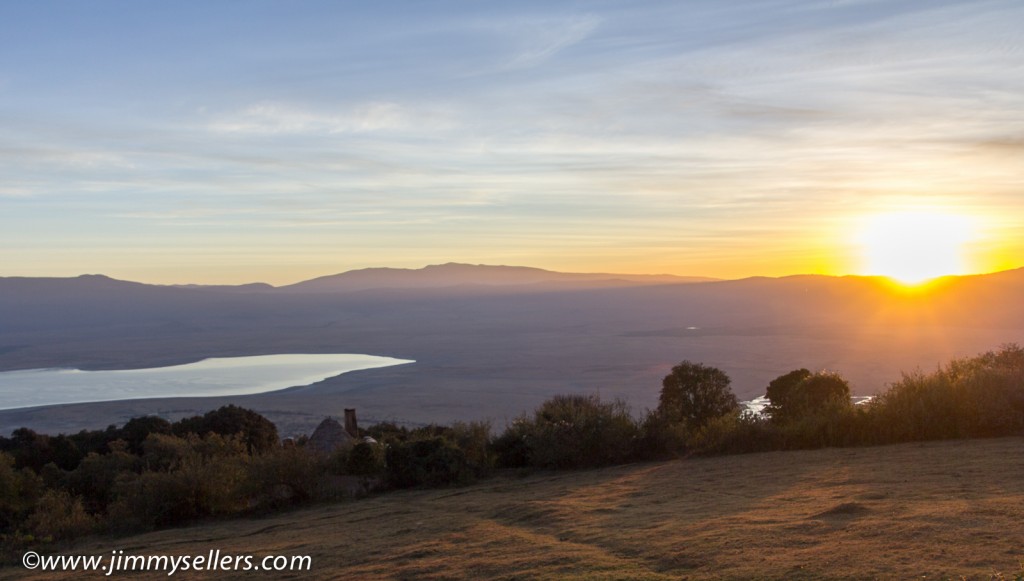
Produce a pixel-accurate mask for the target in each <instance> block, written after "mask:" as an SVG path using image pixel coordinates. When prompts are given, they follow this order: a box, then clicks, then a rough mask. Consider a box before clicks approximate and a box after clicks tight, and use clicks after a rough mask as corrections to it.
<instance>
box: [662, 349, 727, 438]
mask: <svg viewBox="0 0 1024 581" xmlns="http://www.w3.org/2000/svg"><path fill="white" fill-rule="evenodd" d="M731 383H732V382H731V380H730V379H729V376H728V375H726V374H725V372H724V371H722V370H720V369H718V368H715V367H709V366H707V365H704V364H703V363H692V362H690V361H683V362H682V363H680V364H679V365H676V366H675V367H673V368H672V372H671V373H669V374H668V375H666V376H665V379H663V380H662V382H661V398H660V400H659V402H658V411H659V412H660V413H662V414H663V415H665V417H667V418H669V419H670V420H672V421H677V422H678V421H681V422H685V423H686V425H687V426H688V427H690V428H694V429H696V428H700V427H703V426H704V425H706V424H707V423H708V422H709V421H711V420H712V419H714V418H717V417H720V416H723V415H725V414H727V413H729V412H732V411H734V410H735V409H736V408H737V407H739V402H738V401H737V400H736V396H735V395H734V394H733V393H732V390H731V389H730V387H729V386H730V384H731Z"/></svg>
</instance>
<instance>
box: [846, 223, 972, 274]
mask: <svg viewBox="0 0 1024 581" xmlns="http://www.w3.org/2000/svg"><path fill="white" fill-rule="evenodd" d="M972 235H973V228H972V226H971V222H970V220H969V219H968V218H966V217H964V216H959V215H956V214H947V213H938V212H899V213H890V214H879V215H875V216H872V217H870V218H868V219H867V220H866V221H865V223H864V225H863V227H862V229H861V231H860V245H861V247H862V251H863V259H864V274H870V275H881V276H887V277H890V278H893V279H895V280H897V281H899V282H901V283H904V284H908V285H916V284H920V283H922V282H925V281H927V280H930V279H933V278H937V277H940V276H945V275H951V274H965V273H966V272H967V265H966V260H965V245H966V244H967V242H968V241H969V240H970V239H971V238H972Z"/></svg>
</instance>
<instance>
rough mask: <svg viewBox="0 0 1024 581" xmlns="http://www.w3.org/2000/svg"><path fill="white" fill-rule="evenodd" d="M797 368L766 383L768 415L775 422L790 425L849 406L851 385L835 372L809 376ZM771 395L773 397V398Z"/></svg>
mask: <svg viewBox="0 0 1024 581" xmlns="http://www.w3.org/2000/svg"><path fill="white" fill-rule="evenodd" d="M805 371H807V370H806V369H799V370H797V371H792V372H790V373H788V374H786V375H783V376H781V377H779V378H777V379H775V380H774V381H772V384H775V388H774V389H773V388H772V385H771V384H769V386H768V389H769V390H770V391H769V393H768V398H769V400H771V405H770V406H769V410H770V411H769V413H770V414H771V417H772V420H773V421H775V422H777V423H789V422H792V421H796V420H800V419H802V418H806V417H809V416H814V415H817V414H820V413H822V412H824V411H826V410H837V409H843V408H848V407H850V405H851V404H850V384H849V382H847V381H846V380H845V379H843V377H842V376H841V375H839V374H838V373H832V372H829V371H819V372H818V373H808V374H807V375H806V376H804V377H803V379H800V380H799V381H797V378H798V377H800V376H801V375H803V373H802V372H805ZM772 392H774V394H775V395H776V398H773V397H772Z"/></svg>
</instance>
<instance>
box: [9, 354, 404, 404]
mask: <svg viewBox="0 0 1024 581" xmlns="http://www.w3.org/2000/svg"><path fill="white" fill-rule="evenodd" d="M408 363H414V361H412V360H409V359H395V358H392V357H378V356H375V355H357V354H315V355H313V354H282V355H257V356H251V357H217V358H210V359H204V360H202V361H198V362H196V363H188V364H185V365H173V366H169V367H153V368H148V369H121V370H114V371H82V370H79V369H28V370H20V371H5V372H0V409H15V408H25V407H35V406H44V405H53V404H67V403H86V402H97V401H115V400H123V399H149V398H157V397H197V396H198V397H206V396H225V395H250V394H254V393H264V392H268V391H277V390H279V389H285V388H288V387H300V386H305V385H310V384H313V383H316V382H318V381H322V380H324V379H328V378H331V377H335V376H338V375H341V374H342V373H347V372H349V371H356V370H360V369H374V368H378V367H389V366H392V365H404V364H408Z"/></svg>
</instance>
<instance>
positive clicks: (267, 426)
mask: <svg viewBox="0 0 1024 581" xmlns="http://www.w3.org/2000/svg"><path fill="white" fill-rule="evenodd" d="M172 429H173V432H174V434H175V435H177V436H185V435H186V434H196V435H197V436H205V435H206V434H209V433H210V432H213V433H214V434H219V435H221V436H234V435H236V434H241V436H242V441H244V442H245V445H246V447H247V448H248V449H249V451H250V452H263V451H266V450H270V449H272V448H275V447H277V444H278V437H277V426H275V425H274V424H273V423H272V422H271V421H270V420H268V419H267V418H265V417H263V416H261V415H260V414H258V413H256V412H254V411H252V410H247V409H245V408H240V407H238V406H235V405H226V406H223V407H221V408H218V409H216V410H213V411H211V412H207V413H206V414H204V415H202V416H194V417H191V418H185V419H183V420H180V421H178V422H176V423H175V424H174V425H173V426H172Z"/></svg>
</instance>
